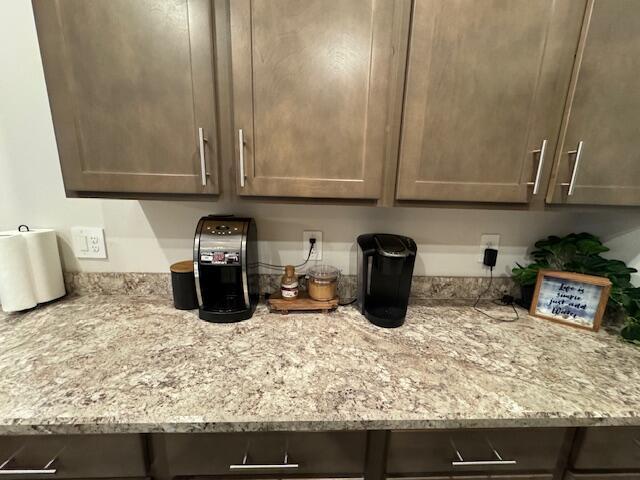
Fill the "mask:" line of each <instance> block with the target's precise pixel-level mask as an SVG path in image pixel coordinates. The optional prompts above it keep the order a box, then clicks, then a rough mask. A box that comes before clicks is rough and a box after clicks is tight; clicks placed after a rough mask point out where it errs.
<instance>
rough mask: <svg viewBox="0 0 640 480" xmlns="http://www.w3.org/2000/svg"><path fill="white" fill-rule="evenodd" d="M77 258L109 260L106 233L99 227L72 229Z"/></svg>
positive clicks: (74, 251) (74, 250)
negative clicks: (105, 239)
mask: <svg viewBox="0 0 640 480" xmlns="http://www.w3.org/2000/svg"><path fill="white" fill-rule="evenodd" d="M71 240H72V242H73V253H74V255H75V256H76V258H107V248H106V246H105V243H104V231H103V230H102V228H99V227H71Z"/></svg>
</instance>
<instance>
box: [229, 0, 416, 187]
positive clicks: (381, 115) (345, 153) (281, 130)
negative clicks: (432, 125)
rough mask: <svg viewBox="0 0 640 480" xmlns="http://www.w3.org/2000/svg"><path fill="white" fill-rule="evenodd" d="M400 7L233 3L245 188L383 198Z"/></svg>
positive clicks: (320, 1)
mask: <svg viewBox="0 0 640 480" xmlns="http://www.w3.org/2000/svg"><path fill="white" fill-rule="evenodd" d="M402 3H405V2H402V1H391V0H306V1H304V2H301V1H299V0H253V1H250V0H234V1H233V2H231V50H232V64H233V72H232V73H233V90H234V92H233V98H234V124H235V135H236V137H235V144H236V146H235V149H236V161H237V167H238V168H237V177H236V178H237V180H238V192H239V194H241V195H266V196H284V197H286V196H290V197H325V198H331V197H332V198H362V199H377V198H379V197H380V195H381V189H382V176H383V166H384V161H385V155H386V147H387V138H388V134H389V132H388V125H387V122H388V121H387V118H388V117H389V115H388V109H389V106H390V96H391V95H392V89H393V87H392V85H391V84H392V83H394V82H392V81H391V80H390V78H391V77H395V75H393V72H392V70H393V69H394V66H395V65H396V62H394V61H393V59H394V48H395V58H396V59H397V58H398V57H399V56H401V53H400V52H398V51H397V48H396V47H395V44H396V43H398V42H399V36H400V33H399V32H398V31H397V29H395V28H394V25H395V24H396V23H397V22H395V21H394V16H396V15H400V14H405V15H407V18H408V15H409V13H410V12H409V10H408V9H402V8H400V7H401V5H402ZM405 35H406V32H405ZM396 127H398V126H396Z"/></svg>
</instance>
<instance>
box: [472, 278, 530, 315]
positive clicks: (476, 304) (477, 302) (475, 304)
mask: <svg viewBox="0 0 640 480" xmlns="http://www.w3.org/2000/svg"><path fill="white" fill-rule="evenodd" d="M492 284H493V267H489V285H487V288H485V289H484V291H483V292H482V293H480V294H479V295H478V298H476V301H475V303H474V304H473V309H474V310H475V311H477V312H480V313H482V314H483V315H486V316H487V317H489V318H490V319H492V320H498V321H500V322H515V321H516V320H518V319H519V318H520V315H519V314H518V310H516V307H515V305H514V304H513V302H511V303H510V304H509V305H511V308H513V312H514V313H515V314H516V317H515V318H509V319H507V318H500V317H494V316H493V315H491V314H489V313H487V312H485V311H484V310H481V309H479V308H478V304H479V303H480V299H481V298H482V297H483V296H485V295H486V294H487V293H488V292H489V290H491V285H492ZM493 303H494V304H496V305H500V303H498V302H497V301H495V300H493Z"/></svg>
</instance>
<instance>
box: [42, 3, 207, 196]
mask: <svg viewBox="0 0 640 480" xmlns="http://www.w3.org/2000/svg"><path fill="white" fill-rule="evenodd" d="M33 8H34V13H35V18H36V26H37V29H38V37H39V40H40V50H41V54H42V60H43V65H44V72H45V78H46V81H47V88H48V93H49V101H50V106H51V113H52V117H53V123H54V127H55V133H56V140H57V144H58V152H59V156H60V163H61V167H62V173H63V177H64V183H65V188H66V189H67V191H75V192H135V193H176V194H185V193H186V194H202V193H217V192H218V163H217V132H216V119H215V98H214V74H213V73H214V72H213V44H212V42H213V35H212V10H211V8H212V7H211V2H209V1H208V0H188V1H186V0H185V1H155V0H136V1H133V2H132V1H129V0H109V1H101V0H33ZM205 140H206V141H205Z"/></svg>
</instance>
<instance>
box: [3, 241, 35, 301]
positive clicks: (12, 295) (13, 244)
mask: <svg viewBox="0 0 640 480" xmlns="http://www.w3.org/2000/svg"><path fill="white" fill-rule="evenodd" d="M0 303H2V310H4V311H5V312H17V311H19V310H26V309H28V308H33V307H35V306H36V304H37V303H38V301H37V300H36V294H35V288H34V286H33V281H32V278H31V265H30V261H29V253H28V251H27V242H26V240H25V239H24V237H23V236H22V235H20V234H15V233H14V234H6V235H4V234H1V233H0Z"/></svg>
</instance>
